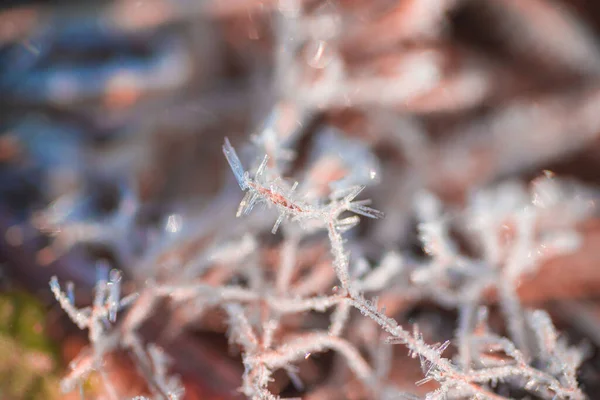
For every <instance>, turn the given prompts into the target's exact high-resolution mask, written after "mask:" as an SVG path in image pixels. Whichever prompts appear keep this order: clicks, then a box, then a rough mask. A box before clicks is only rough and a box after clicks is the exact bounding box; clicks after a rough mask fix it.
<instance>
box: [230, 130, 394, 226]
mask: <svg viewBox="0 0 600 400" xmlns="http://www.w3.org/2000/svg"><path fill="white" fill-rule="evenodd" d="M223 154H224V155H225V158H226V159H227V162H228V163H229V166H230V167H231V170H232V171H233V174H234V176H235V178H236V180H237V182H238V184H239V186H240V188H241V189H242V190H243V191H245V192H246V195H245V196H244V198H243V199H242V201H241V203H240V206H239V208H238V211H237V214H236V215H237V216H238V217H239V216H241V215H247V214H249V213H250V212H251V211H252V209H253V208H254V206H255V205H256V204H257V203H258V202H261V201H262V202H263V203H266V204H267V205H268V206H274V207H276V208H277V210H278V211H279V217H278V218H277V221H276V222H275V225H274V226H273V229H272V232H273V233H275V232H277V229H278V228H279V225H280V224H281V223H282V222H283V220H284V219H285V218H286V217H289V218H291V219H293V220H297V221H299V222H301V223H304V224H307V225H311V226H314V225H317V226H318V225H321V226H333V227H335V228H336V229H339V230H340V231H343V230H347V229H349V228H350V227H352V226H354V225H356V223H358V219H357V218H356V217H349V218H344V219H341V220H339V219H338V218H339V216H340V215H341V214H342V213H343V212H344V211H351V212H354V213H356V214H360V215H362V216H365V217H369V218H382V217H383V213H382V212H381V211H378V210H375V209H373V208H371V207H368V205H369V204H370V200H360V201H353V200H354V199H355V198H356V197H357V196H358V195H359V194H360V192H362V190H363V189H364V186H352V187H350V188H345V189H342V190H337V191H335V192H333V193H332V194H331V195H330V199H329V202H327V203H326V204H324V205H322V204H317V203H310V202H306V201H303V200H301V199H298V198H297V196H296V194H295V190H296V188H297V186H298V182H295V183H294V184H293V185H291V186H289V185H288V184H287V183H286V182H285V181H284V180H283V179H281V177H279V176H271V174H269V171H268V170H267V163H268V157H267V156H265V157H264V158H263V160H262V162H261V163H260V165H259V166H258V168H257V169H256V173H255V174H254V177H253V178H252V177H250V173H249V172H248V171H245V170H244V167H243V165H242V163H241V161H240V159H239V157H238V155H237V153H236V151H235V149H234V148H233V146H232V145H231V143H230V142H229V140H228V139H227V138H226V139H225V144H224V145H223Z"/></svg>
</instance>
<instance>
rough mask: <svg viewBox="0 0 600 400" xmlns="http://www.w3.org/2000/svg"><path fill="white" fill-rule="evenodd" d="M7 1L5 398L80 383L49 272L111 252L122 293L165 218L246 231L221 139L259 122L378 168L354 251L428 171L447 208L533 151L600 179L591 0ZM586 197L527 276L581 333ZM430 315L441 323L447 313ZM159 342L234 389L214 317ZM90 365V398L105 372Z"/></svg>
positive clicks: (1, 185)
mask: <svg viewBox="0 0 600 400" xmlns="http://www.w3.org/2000/svg"><path fill="white" fill-rule="evenodd" d="M1 7H2V8H1V9H0V398H2V399H42V398H43V399H59V398H78V395H77V394H75V395H70V396H71V397H68V396H69V395H67V397H65V395H61V394H59V384H58V381H59V379H60V378H61V377H62V376H63V375H64V374H65V371H66V369H67V365H68V362H69V361H70V360H71V359H72V358H73V357H75V355H76V354H77V352H78V351H79V350H80V349H81V348H82V347H83V346H85V345H86V343H87V339H86V335H85V332H79V331H78V330H77V328H76V327H75V326H74V325H73V324H71V323H70V322H69V321H68V319H67V318H66V317H65V315H64V313H63V312H62V310H61V309H60V308H59V306H58V305H57V304H56V303H55V302H54V299H53V297H52V294H51V293H50V291H49V289H48V281H49V280H50V277H51V276H53V275H57V276H58V277H59V278H60V279H61V281H73V282H74V283H75V284H76V288H77V291H76V296H77V299H78V302H79V301H81V303H82V304H89V302H90V301H91V296H92V293H93V286H94V283H95V281H96V266H97V265H98V263H106V264H108V265H109V266H111V267H114V268H118V269H121V270H122V271H123V273H124V275H125V281H124V282H125V283H124V291H125V292H128V291H133V290H135V289H136V288H137V287H139V285H143V284H144V282H146V281H147V279H149V278H150V277H153V278H156V276H157V275H156V274H154V275H151V274H149V273H148V268H146V267H145V266H144V265H145V264H146V263H148V262H149V260H154V259H155V258H156V257H157V255H156V252H155V250H156V248H157V247H160V246H162V243H164V241H165V239H164V236H165V232H169V231H178V230H179V224H181V223H184V224H185V225H186V226H188V227H189V226H193V227H194V235H196V236H194V237H195V238H203V237H207V236H211V237H213V236H214V235H218V233H215V232H219V229H220V230H221V231H223V232H225V231H227V230H235V229H237V228H236V226H235V225H234V222H232V221H233V220H234V217H235V209H236V207H237V206H236V204H237V203H238V202H239V200H240V199H241V194H240V192H239V189H237V185H236V184H235V182H234V180H233V177H232V174H231V172H230V171H229V169H228V168H227V164H226V161H225V159H224V157H223V156H222V153H221V145H222V143H223V140H224V137H229V138H230V140H231V141H232V142H233V143H234V144H235V145H236V147H237V146H239V148H240V149H241V154H242V156H243V157H242V158H245V159H248V155H250V154H252V153H251V150H249V149H248V148H245V147H244V145H246V144H248V143H250V142H251V141H252V140H254V142H255V143H256V142H257V141H259V142H260V140H262V142H261V143H262V144H261V145H262V146H263V148H265V149H267V151H273V152H275V151H276V150H278V148H277V146H278V145H280V144H281V143H285V144H286V146H287V147H288V148H292V149H294V150H295V152H296V158H295V159H294V161H293V162H292V163H291V164H290V166H289V168H288V169H287V175H289V176H295V177H298V176H300V177H301V176H305V175H303V174H310V173H311V171H312V172H313V173H316V174H317V176H318V177H322V179H323V182H327V181H328V180H330V179H332V178H331V177H327V176H324V175H327V174H328V173H330V174H333V175H335V173H336V170H335V168H333V169H331V168H330V169H327V165H325V166H322V168H321V170H317V172H315V170H310V171H308V170H307V169H306V165H307V164H308V163H309V161H310V160H315V159H318V157H319V154H320V152H321V153H322V152H323V151H331V150H333V151H335V152H337V153H338V154H339V157H340V159H341V160H342V164H343V163H346V164H353V167H352V168H348V169H349V170H350V173H352V174H354V173H355V174H358V175H357V176H358V177H356V179H357V180H359V181H360V180H361V179H363V178H361V176H360V174H364V173H365V172H364V171H370V173H371V176H370V177H368V178H365V179H367V180H369V179H370V182H371V181H373V182H374V181H375V180H376V181H377V183H376V184H374V185H372V186H371V187H369V189H368V196H369V197H370V198H372V199H373V203H374V204H375V205H376V206H377V208H378V209H382V210H383V211H385V213H386V218H385V219H384V220H382V221H378V222H377V223H373V222H369V223H365V224H364V225H363V224H361V228H360V233H359V236H360V237H361V238H363V240H362V242H361V243H362V245H363V246H362V249H363V252H364V254H365V255H366V256H367V257H372V258H376V255H377V254H379V253H380V252H381V250H382V249H395V248H399V249H406V248H409V249H413V250H415V247H418V245H417V239H416V234H415V227H414V225H415V221H414V217H413V216H412V213H411V210H412V208H411V207H412V205H411V201H412V200H411V199H412V194H413V193H415V192H417V191H419V190H421V189H424V188H425V189H428V190H430V191H432V192H434V193H436V194H437V195H438V196H440V197H441V198H442V199H443V200H444V201H445V202H446V203H447V204H450V205H456V206H457V207H458V206H460V205H461V204H463V203H464V202H465V199H466V198H467V197H468V195H469V194H470V193H471V192H473V191H474V190H477V189H478V188H481V187H484V186H486V185H489V184H492V183H495V182H498V181H501V180H505V179H509V178H510V179H516V180H519V181H523V182H527V181H529V180H531V179H533V178H535V177H537V176H539V175H540V174H541V173H542V171H552V173H553V174H556V175H559V176H562V177H568V178H572V179H575V180H577V181H578V182H580V183H582V184H583V185H584V186H586V187H588V188H590V189H591V190H593V191H595V190H596V189H595V188H596V186H597V185H598V183H599V182H600V180H599V179H600V2H595V1H585V0H297V1H291V0H288V1H277V0H114V1H100V0H98V1H87V0H86V1H83V0H80V1H67V0H64V1H38V2H26V1H8V2H2V6H1ZM265 127H266V128H265ZM265 129H271V130H272V131H273V132H272V133H271V136H272V138H271V139H269V138H270V137H271V136H269V135H266V134H264V132H265ZM253 135H254V136H253ZM252 138H254V139H252ZM257 138H258V139H257ZM268 140H272V143H271V142H268ZM269 149H270V150H269ZM323 171H326V172H323ZM375 175H376V179H375V180H373V179H372V178H373V177H374V176H375ZM594 215H595V214H594ZM594 215H592V216H590V217H589V218H588V219H587V220H586V221H585V223H583V224H582V226H581V231H582V232H583V233H584V236H585V240H586V241H585V245H584V249H583V250H582V251H581V252H579V253H577V256H573V257H571V258H565V259H561V260H559V261H556V260H555V261H552V262H553V263H554V264H552V262H551V263H550V264H551V265H549V266H548V268H549V269H548V270H545V273H544V277H543V279H542V278H540V279H537V280H536V279H533V280H532V282H534V283H532V284H531V285H530V286H527V285H525V287H521V288H520V291H521V292H522V293H523V295H522V299H523V301H524V302H526V303H527V304H537V305H539V304H541V305H543V306H544V307H546V308H548V309H549V310H551V311H552V312H553V313H554V314H553V315H554V316H556V317H557V319H558V320H559V321H560V323H559V325H560V326H561V327H563V328H565V329H566V330H568V331H569V332H571V333H572V334H573V335H574V337H585V338H588V340H590V341H591V342H592V343H594V345H596V344H600V336H599V332H600V331H598V330H597V329H596V328H597V327H598V326H600V319H599V318H600V303H599V302H598V300H599V296H598V294H600V271H599V270H598V265H599V264H598V261H600V250H598V249H600V224H599V223H598V221H597V220H595V216H594ZM217 226H218V229H217ZM225 233H226V232H225ZM194 240H196V241H197V243H201V240H200V239H194ZM158 243H160V246H159V245H158ZM181 243H183V241H182V242H181ZM186 243H187V242H186ZM195 243H196V242H195ZM182 245H183V244H182ZM198 247H200V248H201V245H200V244H198ZM161 248H162V247H161ZM177 251H181V249H178V250H177ZM188 251H189V249H188ZM194 251H196V250H194ZM415 251H418V249H416V250H415ZM565 266H568V268H565ZM548 271H549V272H548ZM171 273H173V272H171ZM159 275H160V274H159ZM412 312H413V315H417V316H422V317H418V318H424V319H427V318H430V317H428V315H430V314H431V313H433V311H431V310H430V309H429V308H427V307H424V308H416V309H414V310H412ZM436 312H437V311H436ZM435 315H436V317H435V319H434V320H435V321H437V322H436V323H437V324H441V325H443V324H444V323H445V322H444V321H445V319H444V318H446V317H445V316H444V315H445V314H443V313H437V314H435ZM573 315H575V316H576V318H575V317H573ZM415 318H417V317H415ZM156 329H158V328H156V327H155V328H152V329H148V330H149V332H154V331H155V330H156ZM448 329H449V330H450V331H451V330H452V328H451V327H450V328H448ZM148 335H149V336H153V335H154V333H149V334H148ZM594 335H595V336H594ZM156 336H160V335H159V334H156ZM159 342H160V340H159ZM162 344H163V345H164V346H165V348H166V349H167V350H168V352H169V354H170V356H171V357H172V359H173V362H174V368H175V370H176V371H177V372H178V373H180V374H181V376H182V379H183V381H184V383H185V386H186V390H187V395H186V396H187V397H186V398H189V399H200V398H202V399H204V398H235V397H236V396H239V394H238V393H235V391H233V390H232V389H234V388H236V387H237V386H239V382H240V378H239V377H240V375H241V372H242V370H241V366H240V365H238V363H236V362H234V361H235V357H232V356H230V355H229V353H228V351H227V343H226V339H225V338H224V335H223V332H222V331H220V328H214V327H212V326H210V324H207V325H203V327H202V328H196V329H192V330H189V331H185V332H183V333H181V332H180V333H179V336H178V339H177V340H176V341H173V340H171V341H168V340H166V339H165V340H164V341H163V343H162ZM190 354H193V355H194V359H193V361H190V356H189V355H190ZM594 354H595V353H594ZM114 358H115V359H114V360H113V361H112V362H113V364H114V369H115V371H116V372H115V376H120V377H121V379H122V381H123V383H122V386H124V387H127V386H129V387H130V389H131V391H132V392H135V389H136V386H135V383H132V382H135V378H133V377H131V378H130V377H129V376H128V375H127V374H126V373H125V372H127V371H129V370H130V369H131V365H130V364H128V362H129V361H128V360H127V357H125V356H123V355H118V354H117V355H114ZM322 361H323V360H322ZM109 362H110V361H109ZM323 363H326V360H325V361H323ZM598 371H600V361H599V359H598V357H597V356H593V357H591V358H590V359H589V360H588V361H587V362H586V364H585V365H584V367H583V368H582V370H581V381H582V382H583V386H584V389H585V390H586V391H587V392H588V393H597V390H600V387H598V382H599V381H598V377H599V375H598ZM114 379H115V380H117V381H118V379H119V378H114ZM315 379H316V378H315ZM415 380H416V379H415ZM87 385H88V386H86V391H87V392H88V393H89V394H88V396H89V397H90V398H93V397H94V393H96V392H95V391H96V387H97V386H99V385H98V383H97V382H94V381H93V380H91V381H90V382H89V383H88V384H87Z"/></svg>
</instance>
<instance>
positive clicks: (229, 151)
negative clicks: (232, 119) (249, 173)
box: [223, 138, 248, 190]
mask: <svg viewBox="0 0 600 400" xmlns="http://www.w3.org/2000/svg"><path fill="white" fill-rule="evenodd" d="M223 154H224V155H225V158H226V159H227V162H228V163H229V166H230V167H231V170H232V171H233V175H235V179H236V180H237V182H238V185H240V188H241V189H242V190H246V189H248V183H247V182H246V176H245V174H244V172H245V171H244V166H243V165H242V162H241V161H240V158H239V157H238V155H237V153H236V152H235V149H234V148H233V146H232V145H231V143H230V142H229V139H227V138H225V144H224V145H223Z"/></svg>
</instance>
